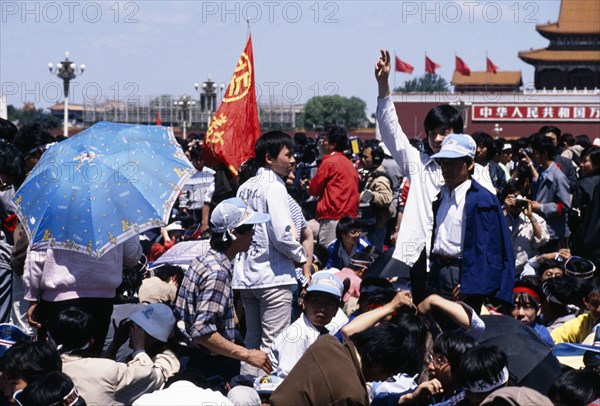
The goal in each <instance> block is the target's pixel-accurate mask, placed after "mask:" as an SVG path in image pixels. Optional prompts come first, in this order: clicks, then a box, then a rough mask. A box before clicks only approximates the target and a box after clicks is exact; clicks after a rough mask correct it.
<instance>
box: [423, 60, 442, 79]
mask: <svg viewBox="0 0 600 406" xmlns="http://www.w3.org/2000/svg"><path fill="white" fill-rule="evenodd" d="M437 68H441V66H440V65H438V64H437V63H435V62H433V61H432V60H431V59H429V57H427V56H426V57H425V72H426V73H431V74H432V75H435V70H436V69H437Z"/></svg>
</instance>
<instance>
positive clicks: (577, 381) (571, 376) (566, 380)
mask: <svg viewBox="0 0 600 406" xmlns="http://www.w3.org/2000/svg"><path fill="white" fill-rule="evenodd" d="M548 397H549V398H550V400H552V402H553V403H554V404H558V403H560V404H563V405H569V406H585V405H587V404H588V403H590V402H592V401H594V400H595V399H598V398H599V397H600V378H599V376H598V373H597V372H596V371H593V370H587V369H578V370H571V371H568V372H565V373H564V374H562V375H561V376H560V377H559V378H558V379H557V380H556V382H554V383H553V384H552V386H551V387H550V390H549V391H548Z"/></svg>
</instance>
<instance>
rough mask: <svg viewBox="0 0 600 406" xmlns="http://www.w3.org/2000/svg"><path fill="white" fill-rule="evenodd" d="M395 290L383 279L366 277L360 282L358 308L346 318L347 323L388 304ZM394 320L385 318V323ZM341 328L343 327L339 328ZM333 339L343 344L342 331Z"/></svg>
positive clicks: (390, 317) (391, 317)
mask: <svg viewBox="0 0 600 406" xmlns="http://www.w3.org/2000/svg"><path fill="white" fill-rule="evenodd" d="M396 293H397V292H396V289H394V287H393V286H392V283H391V282H390V281H389V280H387V279H385V278H380V277H377V276H368V277H366V278H365V279H363V280H362V282H361V284H360V294H359V297H358V308H357V309H356V310H354V312H352V313H351V314H350V316H348V322H350V321H352V320H353V319H354V318H356V317H357V316H358V315H360V314H363V313H365V312H368V311H371V310H374V309H377V308H379V307H382V306H384V305H386V304H387V303H390V302H391V301H392V299H393V298H394V296H395V295H396ZM393 318H394V316H393V315H391V316H389V317H387V318H386V319H385V321H391V320H392V319H393ZM341 327H343V326H341ZM335 337H336V338H337V339H338V340H339V341H340V342H341V343H343V342H344V337H343V335H342V330H341V329H340V331H338V332H337V333H336V334H335Z"/></svg>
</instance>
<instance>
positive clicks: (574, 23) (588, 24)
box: [536, 0, 600, 34]
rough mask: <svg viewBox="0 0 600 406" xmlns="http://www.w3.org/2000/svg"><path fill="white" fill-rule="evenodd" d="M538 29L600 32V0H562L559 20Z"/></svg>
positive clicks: (556, 31) (578, 32) (548, 31)
mask: <svg viewBox="0 0 600 406" xmlns="http://www.w3.org/2000/svg"><path fill="white" fill-rule="evenodd" d="M536 29H537V30H538V31H540V32H547V33H555V34H600V1H598V0H562V3H561V5H560V14H559V16H558V21H557V22H555V23H548V24H542V25H538V26H537V27H536Z"/></svg>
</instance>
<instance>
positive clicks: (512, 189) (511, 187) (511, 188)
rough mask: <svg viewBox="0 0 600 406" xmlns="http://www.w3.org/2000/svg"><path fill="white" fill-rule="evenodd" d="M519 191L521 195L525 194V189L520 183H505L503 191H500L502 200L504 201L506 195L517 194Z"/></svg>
mask: <svg viewBox="0 0 600 406" xmlns="http://www.w3.org/2000/svg"><path fill="white" fill-rule="evenodd" d="M517 192H518V193H519V194H520V195H523V189H522V188H521V187H520V186H519V185H517V184H516V183H515V182H508V183H506V185H504V187H503V188H502V191H501V192H500V202H501V203H504V200H505V199H506V196H508V195H512V194H515V193H517Z"/></svg>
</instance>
